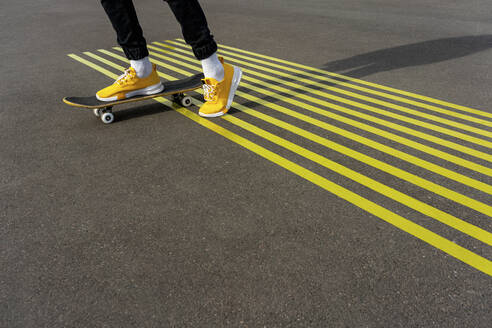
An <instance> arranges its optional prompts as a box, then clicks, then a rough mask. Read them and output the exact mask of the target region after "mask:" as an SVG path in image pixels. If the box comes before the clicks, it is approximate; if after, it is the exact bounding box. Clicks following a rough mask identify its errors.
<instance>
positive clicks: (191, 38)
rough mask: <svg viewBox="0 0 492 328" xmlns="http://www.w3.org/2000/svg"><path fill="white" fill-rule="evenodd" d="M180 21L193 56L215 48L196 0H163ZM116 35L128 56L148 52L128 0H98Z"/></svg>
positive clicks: (202, 55)
mask: <svg viewBox="0 0 492 328" xmlns="http://www.w3.org/2000/svg"><path fill="white" fill-rule="evenodd" d="M164 1H166V2H167V3H168V4H169V7H171V10H172V11H173V13H174V16H175V17H176V19H177V20H178V22H179V23H180V24H181V30H182V31H183V37H184V39H185V41H186V43H188V44H189V45H190V46H191V47H192V49H193V53H194V54H195V57H196V58H197V59H198V60H202V59H205V58H208V57H210V56H211V55H212V54H213V53H215V52H216V51H217V44H216V43H215V41H214V38H213V36H212V35H211V34H210V30H209V29H208V25H207V19H206V18H205V14H204V13H203V10H202V8H201V7H200V4H199V3H198V0H164ZM101 4H102V6H103V7H104V10H105V11H106V13H107V15H108V17H109V19H110V21H111V24H113V27H114V29H115V31H116V34H117V37H118V38H117V41H118V44H119V45H120V46H121V48H123V51H124V52H125V55H126V57H127V58H128V59H133V60H137V59H142V58H144V57H146V56H148V55H149V52H148V50H147V42H146V41H145V38H144V36H143V31H142V28H141V27H140V24H139V22H138V18H137V13H136V12H135V7H134V6H133V2H132V0H101Z"/></svg>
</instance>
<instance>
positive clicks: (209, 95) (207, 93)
mask: <svg viewBox="0 0 492 328" xmlns="http://www.w3.org/2000/svg"><path fill="white" fill-rule="evenodd" d="M216 97H217V85H216V84H204V85H203V98H204V99H205V100H206V101H214V100H215V98H216Z"/></svg>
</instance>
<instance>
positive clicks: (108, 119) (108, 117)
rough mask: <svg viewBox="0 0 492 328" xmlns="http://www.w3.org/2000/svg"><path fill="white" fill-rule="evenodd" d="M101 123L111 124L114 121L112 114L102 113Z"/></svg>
mask: <svg viewBox="0 0 492 328" xmlns="http://www.w3.org/2000/svg"><path fill="white" fill-rule="evenodd" d="M101 121H102V122H103V123H104V124H110V123H113V121H114V115H113V113H104V114H102V115H101Z"/></svg>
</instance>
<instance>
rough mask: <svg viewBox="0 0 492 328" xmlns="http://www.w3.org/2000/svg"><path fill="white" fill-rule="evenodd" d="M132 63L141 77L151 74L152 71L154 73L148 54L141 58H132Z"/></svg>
mask: <svg viewBox="0 0 492 328" xmlns="http://www.w3.org/2000/svg"><path fill="white" fill-rule="evenodd" d="M130 64H131V65H132V67H133V69H134V70H135V72H136V73H137V76H138V77H139V78H141V79H143V78H145V77H147V76H149V75H150V73H152V69H153V67H152V63H151V62H150V60H149V57H148V56H147V57H145V58H142V59H139V60H130Z"/></svg>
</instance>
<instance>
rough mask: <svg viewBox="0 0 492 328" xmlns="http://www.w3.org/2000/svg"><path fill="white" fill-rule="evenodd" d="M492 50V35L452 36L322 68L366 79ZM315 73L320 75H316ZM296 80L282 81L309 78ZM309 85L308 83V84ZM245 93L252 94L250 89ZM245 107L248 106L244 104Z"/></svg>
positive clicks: (270, 99)
mask: <svg viewBox="0 0 492 328" xmlns="http://www.w3.org/2000/svg"><path fill="white" fill-rule="evenodd" d="M490 48H492V35H490V34H486V35H472V36H462V37H453V38H445V39H437V40H430V41H424V42H419V43H412V44H407V45H403V46H398V47H392V48H387V49H381V50H376V51H371V52H368V53H364V54H360V55H356V56H352V57H349V58H345V59H340V60H335V61H331V62H328V63H326V64H324V65H323V67H322V68H321V69H323V70H325V71H327V72H332V73H338V74H343V75H345V76H349V77H353V78H363V77H366V76H370V75H373V74H377V73H381V72H387V71H391V70H397V69H402V68H407V67H412V66H422V65H429V64H434V63H438V62H443V61H448V60H453V59H457V58H461V57H465V56H469V55H472V54H475V53H478V52H482V51H486V50H489V49H490ZM314 74H317V73H316V72H314ZM292 75H293V76H294V78H282V77H281V79H282V80H283V81H290V82H296V79H297V78H298V77H299V78H306V76H305V75H302V74H292ZM334 79H336V80H339V81H340V82H345V81H346V80H344V79H343V78H341V77H340V78H334ZM268 82H269V83H272V84H277V85H282V82H277V83H275V82H270V81H268ZM316 82H317V83H322V84H323V86H336V85H337V84H338V83H339V82H338V81H337V82H322V81H316ZM305 85H309V83H307V84H305ZM260 87H264V86H260ZM284 87H286V88H287V89H289V90H291V91H293V92H299V93H301V94H308V93H309V92H307V91H305V90H299V89H294V88H290V87H288V86H284ZM309 87H310V88H311V89H315V90H321V89H323V87H320V86H309ZM245 92H249V93H251V91H249V90H245ZM282 95H283V96H286V97H292V96H291V95H290V96H289V94H282ZM262 99H264V100H267V101H270V102H274V103H277V102H279V100H278V99H276V98H272V97H263V98H262ZM244 105H246V104H244ZM247 105H248V106H249V107H259V106H260V105H259V104H257V103H254V102H248V103H247Z"/></svg>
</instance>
